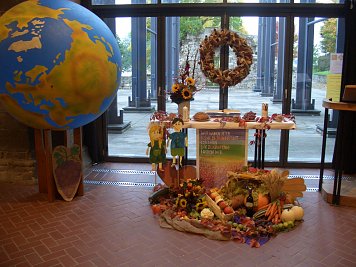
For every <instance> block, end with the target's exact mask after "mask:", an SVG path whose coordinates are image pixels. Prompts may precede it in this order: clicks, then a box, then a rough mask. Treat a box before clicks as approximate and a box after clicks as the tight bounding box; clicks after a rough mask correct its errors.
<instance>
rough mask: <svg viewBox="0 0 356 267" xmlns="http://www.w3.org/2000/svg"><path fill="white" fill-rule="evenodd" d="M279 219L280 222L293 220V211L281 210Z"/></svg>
mask: <svg viewBox="0 0 356 267" xmlns="http://www.w3.org/2000/svg"><path fill="white" fill-rule="evenodd" d="M281 220H282V222H294V221H295V217H294V212H293V211H292V210H291V209H285V210H283V211H282V214H281Z"/></svg>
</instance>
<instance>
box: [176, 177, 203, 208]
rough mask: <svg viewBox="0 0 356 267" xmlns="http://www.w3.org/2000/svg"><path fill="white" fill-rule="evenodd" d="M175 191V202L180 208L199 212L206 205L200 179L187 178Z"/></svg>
mask: <svg viewBox="0 0 356 267" xmlns="http://www.w3.org/2000/svg"><path fill="white" fill-rule="evenodd" d="M177 193H178V196H177V198H176V202H175V204H176V205H177V208H178V209H180V210H185V211H187V212H191V211H193V210H195V211H196V212H200V211H202V210H203V209H204V208H206V207H207V203H206V201H205V199H204V188H203V186H202V181H200V180H197V179H187V180H186V181H184V182H183V183H181V184H180V185H179V188H178V191H177Z"/></svg>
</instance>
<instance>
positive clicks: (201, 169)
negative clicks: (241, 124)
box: [197, 129, 248, 188]
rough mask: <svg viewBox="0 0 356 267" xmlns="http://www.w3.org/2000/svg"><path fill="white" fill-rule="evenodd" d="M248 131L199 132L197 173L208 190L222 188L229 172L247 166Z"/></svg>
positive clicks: (201, 130) (207, 130) (221, 130)
mask: <svg viewBox="0 0 356 267" xmlns="http://www.w3.org/2000/svg"><path fill="white" fill-rule="evenodd" d="M247 131H248V130H247V129H199V130H197V171H198V177H199V178H200V179H203V184H204V186H205V187H206V188H212V187H221V186H222V185H223V184H225V182H226V181H227V172H228V171H233V172H236V171H238V170H239V169H241V167H243V166H246V165H247V146H248V142H247V141H248V140H247V139H248V132H247Z"/></svg>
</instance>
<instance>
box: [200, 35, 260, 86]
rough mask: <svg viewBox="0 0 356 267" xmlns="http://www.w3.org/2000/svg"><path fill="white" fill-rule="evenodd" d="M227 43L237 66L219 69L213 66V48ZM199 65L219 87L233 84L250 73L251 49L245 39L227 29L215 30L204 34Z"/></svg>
mask: <svg viewBox="0 0 356 267" xmlns="http://www.w3.org/2000/svg"><path fill="white" fill-rule="evenodd" d="M222 45H228V46H230V47H231V49H232V51H233V52H234V53H235V55H236V63H237V66H236V67H235V68H234V69H227V70H221V69H216V68H215V67H214V56H215V49H216V48H218V47H220V46H222ZM199 52H200V67H201V70H202V72H203V73H204V75H205V76H206V77H208V78H209V80H210V81H212V82H214V83H218V84H219V85H220V86H221V87H223V88H226V87H228V86H234V85H236V84H238V83H240V82H241V81H242V80H243V79H245V78H246V76H247V75H248V74H249V73H250V66H251V64H252V53H253V52H252V49H251V47H250V46H249V45H248V44H247V42H246V40H245V39H244V38H242V37H240V36H239V35H238V34H237V33H235V32H232V31H229V30H226V29H224V30H216V29H214V31H213V32H212V33H211V34H210V36H209V37H208V36H205V38H204V40H203V41H202V42H201V44H200V48H199Z"/></svg>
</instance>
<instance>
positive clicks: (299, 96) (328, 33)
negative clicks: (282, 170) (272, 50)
mask: <svg viewBox="0 0 356 267" xmlns="http://www.w3.org/2000/svg"><path fill="white" fill-rule="evenodd" d="M294 29H295V32H294V49H293V72H292V73H293V78H292V93H291V97H292V99H291V108H290V109H291V112H292V113H293V114H295V117H296V121H297V130H295V131H291V132H290V136H289V149H288V151H289V152H288V161H289V162H315V163H319V162H320V155H321V147H322V133H323V131H324V130H326V131H327V142H326V154H325V162H329V163H330V162H331V160H332V155H333V150H334V143H335V134H336V125H337V114H336V112H335V111H330V117H329V127H328V129H324V127H323V121H324V108H323V107H322V101H323V99H325V98H332V99H333V100H335V101H338V100H339V96H340V89H341V73H342V60H343V47H344V36H345V35H344V20H343V19H337V18H318V17H312V18H311V17H309V18H306V17H298V18H295V19H294Z"/></svg>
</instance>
